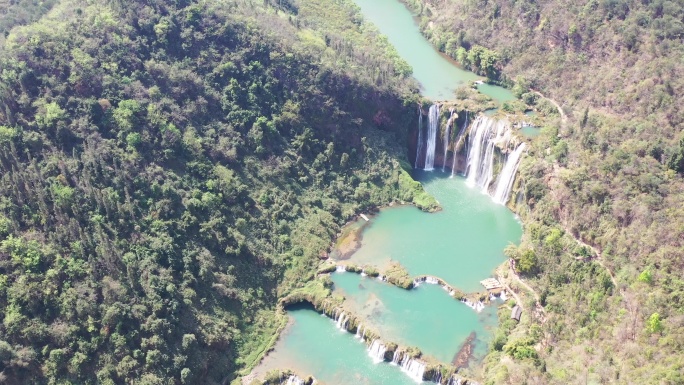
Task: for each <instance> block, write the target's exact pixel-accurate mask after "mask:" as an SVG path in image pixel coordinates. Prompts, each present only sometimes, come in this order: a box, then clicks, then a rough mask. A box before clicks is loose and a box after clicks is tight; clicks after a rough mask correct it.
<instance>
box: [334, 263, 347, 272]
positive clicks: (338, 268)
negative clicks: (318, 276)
mask: <svg viewBox="0 0 684 385" xmlns="http://www.w3.org/2000/svg"><path fill="white" fill-rule="evenodd" d="M335 271H336V272H338V273H344V272H345V271H347V268H346V267H344V266H342V265H337V266H335Z"/></svg>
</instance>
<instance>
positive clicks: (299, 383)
mask: <svg viewBox="0 0 684 385" xmlns="http://www.w3.org/2000/svg"><path fill="white" fill-rule="evenodd" d="M285 385H304V380H302V379H301V378H299V377H298V376H295V375H294V374H293V375H291V376H290V377H288V378H287V382H286V383H285Z"/></svg>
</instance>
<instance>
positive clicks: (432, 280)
mask: <svg viewBox="0 0 684 385" xmlns="http://www.w3.org/2000/svg"><path fill="white" fill-rule="evenodd" d="M425 283H429V284H431V285H439V280H438V279H437V278H435V277H431V276H427V277H425Z"/></svg>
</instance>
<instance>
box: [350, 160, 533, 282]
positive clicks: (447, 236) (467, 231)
mask: <svg viewBox="0 0 684 385" xmlns="http://www.w3.org/2000/svg"><path fill="white" fill-rule="evenodd" d="M449 176H450V174H449V173H442V172H441V171H433V172H425V171H420V170H417V171H415V172H414V177H415V178H416V179H417V180H419V181H421V182H422V183H423V184H424V186H425V188H426V190H427V191H428V192H429V193H430V194H432V195H433V196H435V198H437V200H438V201H439V203H440V205H441V206H442V211H440V212H438V213H433V214H428V213H424V212H422V211H420V210H418V209H416V208H415V207H410V206H402V207H392V208H387V209H384V210H382V211H381V213H380V215H378V216H377V217H375V218H373V220H372V221H371V223H370V225H369V226H367V227H366V228H365V229H364V231H363V234H362V235H363V237H362V241H361V248H360V249H359V250H357V251H356V253H354V254H353V255H352V256H351V258H349V259H348V261H349V262H350V263H354V264H356V265H371V266H377V267H378V268H380V270H384V269H386V268H387V267H388V266H389V265H390V263H391V262H392V261H398V262H399V263H401V264H402V265H403V266H404V267H405V268H406V269H407V270H408V272H409V274H410V275H411V276H412V277H413V276H418V275H421V274H429V275H435V276H437V277H440V278H442V279H444V280H445V281H446V282H448V283H449V284H452V285H454V286H456V287H458V288H460V289H461V290H464V291H466V292H473V291H479V290H481V289H482V286H480V284H479V282H480V280H482V279H484V278H486V277H489V276H490V275H491V274H492V271H493V270H494V268H496V266H498V265H499V264H500V263H501V262H503V260H504V255H503V249H504V248H505V247H506V245H508V244H509V243H511V242H513V243H515V242H517V241H518V240H519V239H520V236H521V234H522V229H521V227H520V224H519V223H518V222H517V221H516V219H515V216H514V215H513V214H512V213H511V212H510V210H508V209H507V208H506V207H504V206H501V205H497V204H495V203H494V202H493V201H492V199H491V198H490V197H489V196H487V195H484V194H482V193H481V192H480V191H478V190H477V189H474V188H470V187H468V186H467V185H466V183H465V179H464V178H463V177H460V176H455V177H453V178H449Z"/></svg>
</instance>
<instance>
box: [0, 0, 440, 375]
mask: <svg viewBox="0 0 684 385" xmlns="http://www.w3.org/2000/svg"><path fill="white" fill-rule="evenodd" d="M276 3H277V4H279V5H282V6H283V7H285V8H284V9H281V10H279V11H278V10H276V8H275V4H276ZM298 4H305V5H306V6H307V7H315V6H318V7H320V4H319V3H318V2H316V1H313V0H311V1H308V0H307V1H304V0H302V1H301V3H295V2H274V5H271V4H269V3H268V2H259V4H257V5H255V4H253V3H252V2H247V1H245V2H220V3H216V4H212V3H204V2H202V3H195V2H192V1H177V2H164V1H152V2H150V1H129V2H116V1H114V2H107V1H104V0H102V1H88V2H85V1H78V0H73V1H72V0H63V1H61V2H60V3H59V4H57V5H56V6H55V8H54V9H53V10H52V11H51V12H50V13H49V15H48V16H45V17H43V18H42V19H40V21H38V22H36V23H34V24H30V25H28V26H25V27H17V28H14V29H13V30H12V31H11V33H9V34H8V38H7V41H6V43H5V45H4V47H3V48H2V51H0V170H1V171H0V309H1V310H0V318H1V319H2V323H1V324H0V370H1V372H0V382H3V383H8V384H28V383H32V384H43V383H46V384H47V383H51V384H66V383H74V384H76V383H78V384H96V383H97V384H114V383H122V384H123V383H126V384H180V383H183V384H218V383H223V382H224V381H226V380H228V381H231V380H232V379H234V378H235V376H236V375H237V372H238V371H239V370H241V369H244V368H249V367H250V365H253V364H254V361H255V359H257V358H258V357H259V355H260V354H261V353H262V351H263V350H264V349H265V348H266V347H267V346H268V345H269V343H270V342H271V340H272V338H273V335H275V334H276V330H277V329H278V328H279V327H281V326H282V321H283V320H282V319H280V318H277V315H276V313H275V311H274V309H275V304H276V300H277V298H278V297H279V296H281V295H283V294H285V293H287V291H288V290H290V289H291V288H293V287H296V286H298V285H300V284H301V283H302V282H304V281H306V280H307V279H309V278H310V277H311V276H312V274H314V272H315V269H314V268H312V266H315V263H316V262H317V260H318V258H319V257H320V256H321V254H322V253H324V252H325V250H326V248H327V247H328V246H329V245H330V242H331V239H332V237H334V235H335V234H336V233H337V232H338V231H339V228H340V226H341V225H342V224H343V223H344V222H345V220H347V219H348V218H350V217H351V216H352V215H354V214H355V213H357V212H359V211H361V210H370V209H373V208H374V207H376V206H378V205H381V204H386V203H389V202H391V201H397V200H404V201H415V202H416V203H418V204H421V205H423V207H424V208H426V209H430V208H433V207H434V205H435V202H434V201H433V200H431V198H429V197H427V196H425V195H424V193H423V192H422V188H421V187H420V185H419V184H418V183H417V182H413V181H412V180H411V179H410V177H408V175H407V174H406V172H405V171H404V170H403V169H402V167H401V166H400V162H401V161H402V159H403V157H404V152H405V151H404V149H403V147H402V146H401V141H403V140H404V138H405V137H406V133H407V132H408V128H409V127H410V126H413V125H415V124H417V122H416V118H417V117H415V116H414V115H415V114H413V111H414V107H413V103H415V102H416V100H413V99H412V98H415V96H414V95H415V93H414V92H413V91H412V90H414V89H415V86H414V85H412V83H411V81H410V80H409V79H408V78H407V77H408V75H410V69H409V68H407V66H406V65H405V64H404V63H403V62H401V61H399V60H398V59H397V56H396V54H394V53H393V52H392V51H391V50H390V49H389V48H388V47H387V45H386V43H384V40H383V39H377V38H376V35H375V33H374V32H373V30H372V29H371V28H368V27H367V26H363V25H362V24H361V22H360V21H359V20H360V19H359V18H358V17H357V16H356V15H355V13H354V12H353V10H351V9H350V8H348V7H346V6H345V5H344V4H343V3H335V4H333V5H328V6H326V11H327V12H328V13H329V14H331V15H333V16H334V17H335V19H336V20H339V22H338V23H328V24H326V25H322V24H321V23H319V22H318V21H319V20H318V19H316V18H315V17H314V16H313V15H307V14H305V13H303V14H301V15H298V14H297V13H298V7H299V5H298ZM4 9H5V10H6V8H4ZM320 14H321V13H316V15H320ZM368 52H373V55H368V54H367V53H368ZM405 106H410V107H411V108H405ZM407 111H408V112H407ZM407 114H408V115H407Z"/></svg>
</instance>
